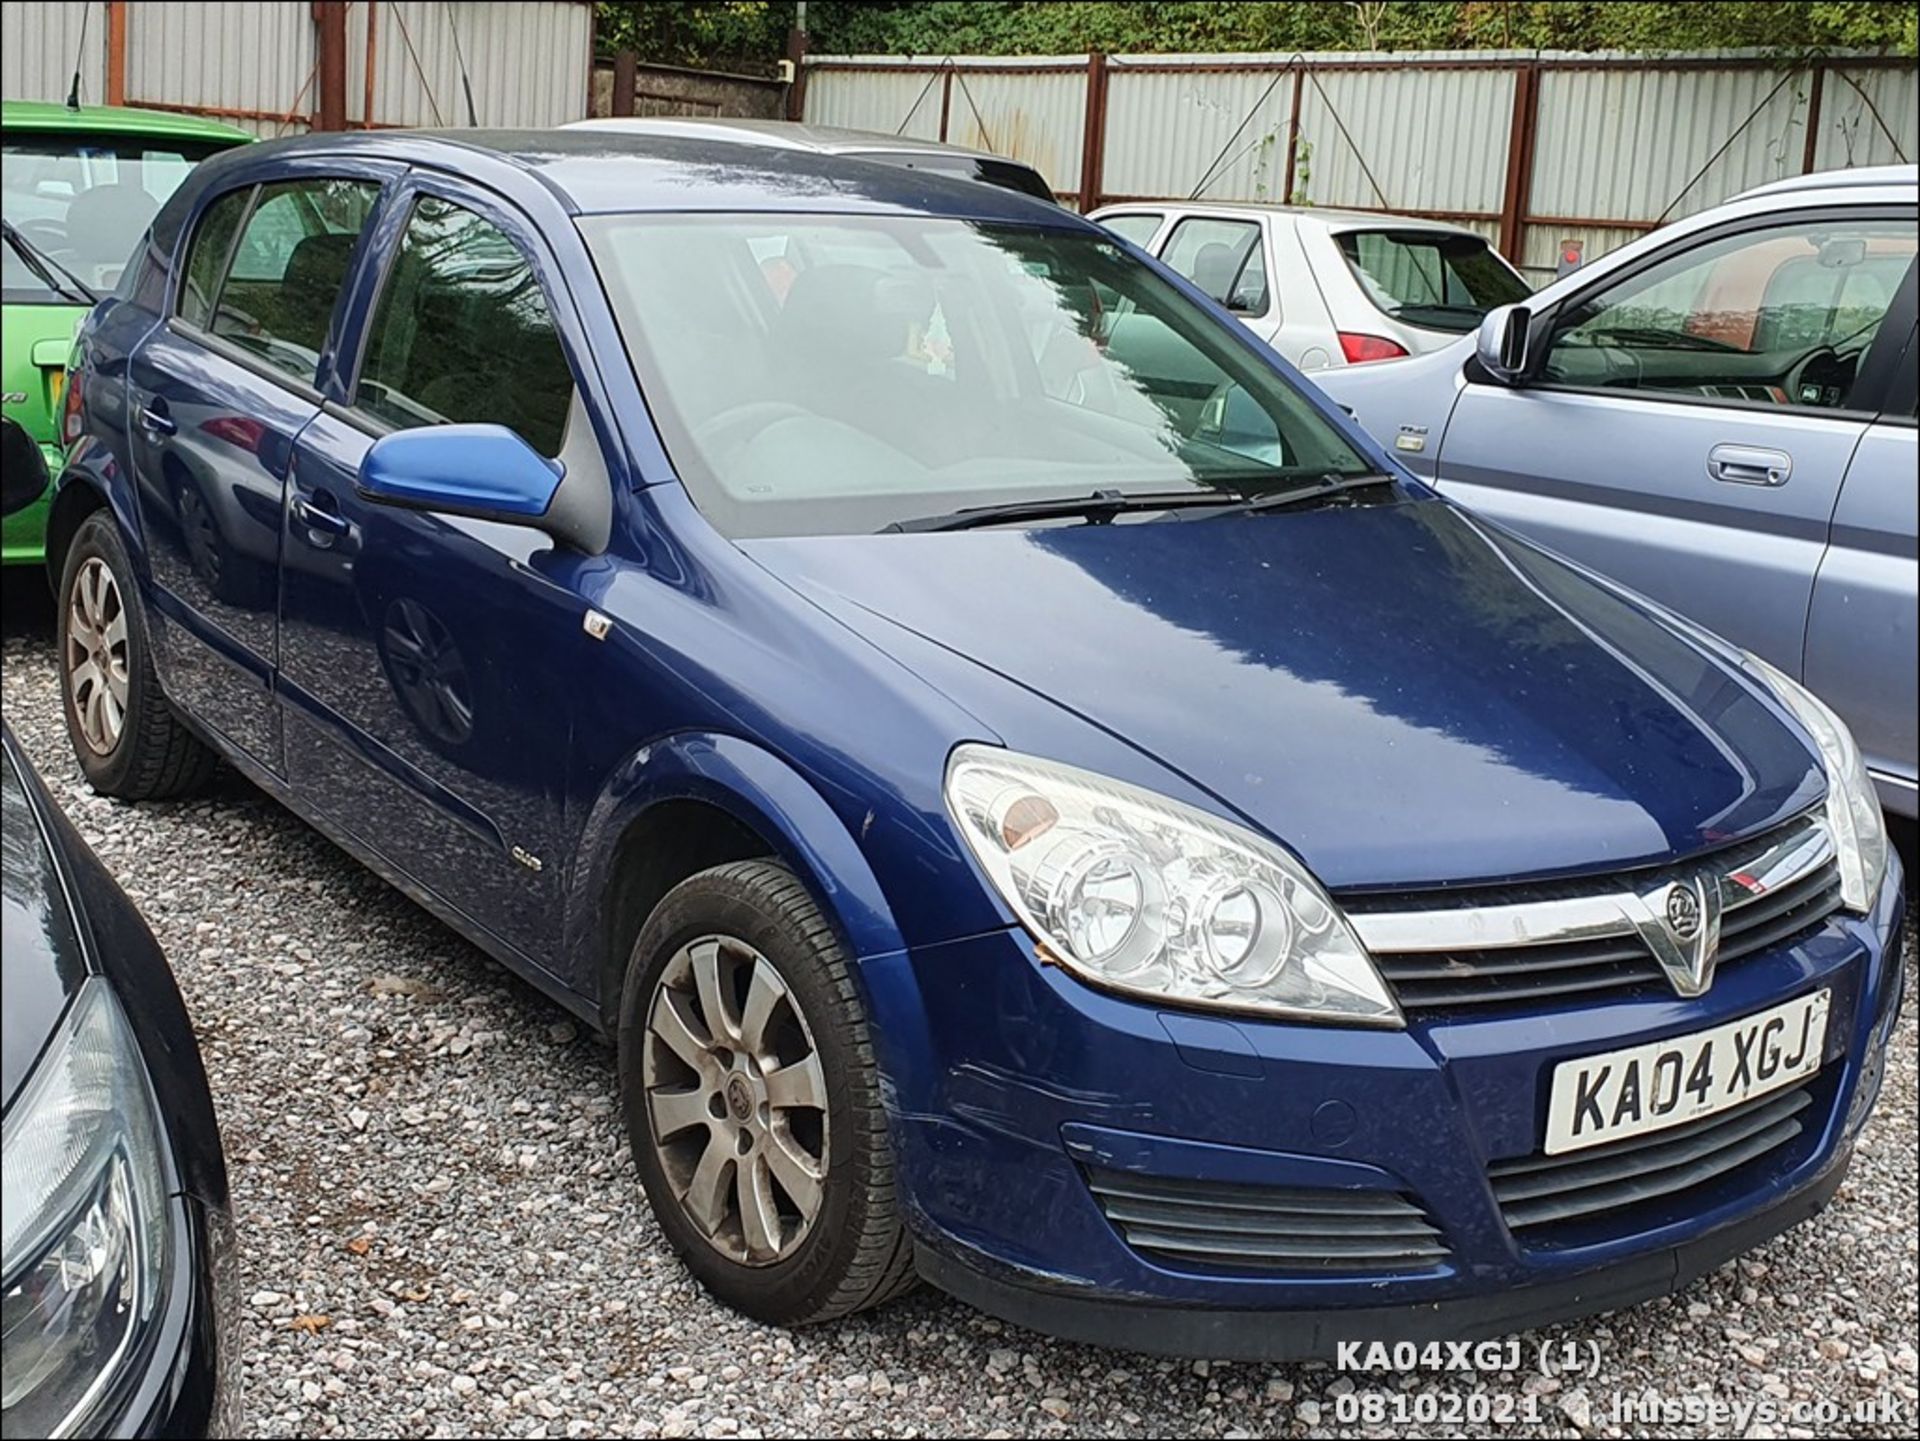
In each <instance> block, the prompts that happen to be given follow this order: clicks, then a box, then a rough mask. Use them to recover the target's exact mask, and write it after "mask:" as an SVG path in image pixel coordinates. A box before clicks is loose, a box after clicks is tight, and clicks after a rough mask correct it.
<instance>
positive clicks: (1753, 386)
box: [1440, 209, 1915, 675]
mask: <svg viewBox="0 0 1920 1441" xmlns="http://www.w3.org/2000/svg"><path fill="white" fill-rule="evenodd" d="M1914 249H1915V235H1914V229H1913V221H1912V216H1911V213H1910V212H1909V213H1908V214H1906V215H1904V216H1903V215H1901V214H1899V213H1898V212H1897V211H1896V210H1892V209H1888V210H1884V211H1875V210H1857V209H1850V210H1847V211H1835V210H1823V211H1802V212H1799V213H1797V214H1794V215H1792V216H1791V217H1779V216H1767V217H1759V218H1748V219H1746V220H1743V221H1737V222H1731V223H1729V224H1728V225H1726V226H1723V227H1719V228H1716V229H1713V230H1708V231H1704V232H1698V233H1696V234H1694V235H1690V236H1688V237H1687V238H1686V239H1685V240H1683V241H1681V242H1678V243H1677V244H1676V245H1675V246H1674V247H1673V248H1670V249H1667V250H1663V251H1655V252H1653V253H1652V254H1650V255H1649V256H1648V257H1646V258H1645V259H1643V260H1642V261H1640V262H1639V263H1637V264H1635V265H1633V266H1632V267H1630V268H1629V269H1626V270H1624V271H1615V272H1613V273H1612V274H1610V275H1608V276H1606V277H1604V278H1603V279H1601V280H1599V281H1597V282H1596V284H1595V286H1594V287H1593V288H1592V289H1590V290H1586V291H1575V292H1573V293H1572V294H1570V295H1569V296H1568V297H1567V298H1566V299H1565V300H1564V301H1562V302H1561V303H1560V304H1559V305H1557V306H1555V307H1552V308H1551V309H1550V310H1549V311H1548V312H1547V313H1545V314H1543V315H1541V316H1539V317H1538V318H1537V319H1536V322H1535V324H1534V327H1533V331H1532V334H1531V335H1530V337H1529V343H1528V352H1529V362H1528V365H1527V367H1526V371H1525V374H1526V378H1525V379H1524V380H1523V381H1522V382H1521V383H1519V384H1517V385H1511V386H1508V385H1499V384H1494V383H1491V382H1490V381H1489V380H1488V379H1487V378H1486V377H1485V375H1484V373H1481V372H1478V371H1477V369H1474V370H1473V374H1472V377H1471V379H1470V383H1468V384H1467V385H1465V386H1464V388H1463V391H1462V394H1461V396H1460V399H1459V402H1458V404H1457V405H1456V407H1455V410H1454V414H1453V417H1452V419H1451V421H1450V423H1449V424H1448V427H1447V433H1446V437H1445V441H1444V448H1443V451H1442V455H1441V461H1440V476H1441V480H1442V487H1443V489H1445V490H1446V491H1447V493H1448V494H1450V495H1452V496H1454V497H1455V498H1456V499H1459V500H1461V501H1463V502H1465V503H1466V504H1468V505H1471V506H1474V507H1476V508H1478V509H1480V510H1482V511H1484V512H1485V513H1486V514H1489V515H1491V516H1494V517H1496V518H1498V519H1500V520H1503V521H1506V522H1508V523H1510V524H1513V525H1514V526H1516V527H1518V528H1519V529H1521V530H1523V531H1525V532H1527V533H1528V534H1530V535H1533V536H1534V537H1536V538H1537V539H1539V540H1541V541H1542V542H1544V543H1545V544H1547V545H1549V546H1552V547H1554V548H1555V549H1558V550H1560V551H1563V552H1565V553H1566V554H1568V555H1570V556H1573V557H1575V558H1576V559H1579V560H1581V561H1584V562H1586V563H1588V564H1590V565H1592V566H1593V567H1595V568H1596V569H1598V570H1600V571H1603V572H1605V573H1606V574H1608V575H1611V576H1613V577H1615V578H1616V579H1618V580H1621V581H1623V582H1625V583H1626V584H1628V585H1630V586H1632V587H1634V588H1635V589H1638V590H1640V591H1643V592H1645V593H1646V594H1648V595H1650V596H1652V597H1654V598H1656V599H1658V600H1661V601H1663V602H1665V603H1667V604H1669V605H1672V606H1673V607H1675V608H1676V609H1678V610H1680V611H1681V612H1683V613H1684V614H1686V615H1689V616H1691V617H1692V618H1694V619H1695V620H1698V621H1700V622H1701V623H1703V624H1705V625H1707V626H1709V627H1710V628H1712V629H1714V630H1716V631H1718V632H1720V633H1721V634H1723V635H1725V636H1727V637H1728V638H1729V639H1731V640H1734V641H1736V642H1738V643H1739V644H1741V645H1744V646H1747V647H1749V648H1751V649H1753V650H1754V651H1756V652H1758V653H1759V654H1761V655H1763V656H1765V657H1766V658H1767V659H1768V660H1770V661H1772V662H1773V663H1774V664H1776V665H1778V666H1780V667H1781V668H1782V669H1783V670H1785V671H1787V672H1788V673H1789V674H1793V675H1799V674H1801V671H1802V650H1803V646H1804V644H1805V640H1806V630H1807V615H1808V609H1809V605H1810V603H1811V601H1812V597H1813V589H1814V577H1815V575H1816V573H1817V572H1818V571H1819V568H1820V563H1821V559H1822V557H1823V556H1824V554H1825V552H1826V548H1827V543H1828V534H1829V528H1830V525H1831V522H1832V519H1833V515H1834V508H1835V505H1836V503H1837V502H1838V500H1839V496H1840V488H1841V481H1842V479H1843V478H1844V477H1845V476H1846V474H1847V468H1848V465H1849V463H1850V462H1851V461H1852V459H1853V455H1854V451H1855V450H1856V448H1858V447H1859V446H1860V444H1861V442H1862V440H1863V438H1864V437H1865V436H1866V433H1867V430H1868V423H1869V422H1870V421H1871V420H1872V419H1873V414H1874V412H1873V410H1872V409H1862V408H1860V404H1859V400H1858V394H1859V391H1860V389H1861V387H1862V386H1863V385H1865V384H1866V383H1867V377H1869V376H1871V375H1873V374H1874V373H1875V372H1876V371H1877V370H1878V369H1879V368H1881V367H1884V366H1885V365H1886V364H1888V363H1890V360H1891V358H1892V356H1897V354H1898V346H1899V343H1900V342H1901V341H1902V340H1903V339H1904V336H1903V335H1887V336H1882V335H1881V328H1882V322H1883V320H1885V318H1886V315H1887V311H1888V308H1889V306H1890V305H1891V304H1892V302H1893V299H1894V297H1895V295H1896V293H1897V291H1898V289H1899V287H1900V285H1901V283H1902V280H1903V278H1904V276H1905V275H1906V273H1907V272H1908V270H1909V269H1910V268H1911V267H1912V264H1913V257H1914ZM1890 344H1891V352H1892V354H1891V355H1889V354H1888V351H1889V346H1890ZM1470 369H1472V368H1470Z"/></svg>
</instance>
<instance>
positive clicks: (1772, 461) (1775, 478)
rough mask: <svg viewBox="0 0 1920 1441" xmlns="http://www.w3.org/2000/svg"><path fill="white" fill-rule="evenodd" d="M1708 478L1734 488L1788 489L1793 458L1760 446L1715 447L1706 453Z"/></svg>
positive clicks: (1782, 452) (1779, 451)
mask: <svg viewBox="0 0 1920 1441" xmlns="http://www.w3.org/2000/svg"><path fill="white" fill-rule="evenodd" d="M1707 474H1708V475H1710V476H1712V477H1713V478H1714V479H1715V480H1724V481H1728V482H1730V483H1731V484H1734V485H1769V486H1771V485H1785V484H1786V483H1787V477H1788V476H1790V475H1792V474H1793V457H1792V456H1790V455H1788V454H1787V453H1786V452H1785V451H1784V450H1768V449H1766V448H1764V447H1762V446H1758V445H1716V446H1715V447H1714V448H1713V449H1712V450H1710V451H1708V452H1707Z"/></svg>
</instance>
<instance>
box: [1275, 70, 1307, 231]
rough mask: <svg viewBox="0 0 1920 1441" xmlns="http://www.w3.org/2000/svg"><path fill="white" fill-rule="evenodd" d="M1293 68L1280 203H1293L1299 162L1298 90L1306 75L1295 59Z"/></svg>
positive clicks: (1303, 83)
mask: <svg viewBox="0 0 1920 1441" xmlns="http://www.w3.org/2000/svg"><path fill="white" fill-rule="evenodd" d="M1287 63H1288V64H1289V65H1292V66H1293V67H1294V70H1293V109H1292V111H1291V113H1289V114H1288V116H1287V178H1286V181H1285V182H1284V183H1283V184H1282V185H1281V187H1280V203H1281V204H1282V205H1291V204H1293V177H1294V171H1295V169H1296V168H1297V167H1298V166H1299V163H1300V92H1301V90H1302V89H1304V88H1305V86H1306V83H1307V77H1306V75H1305V74H1304V73H1303V67H1302V66H1301V65H1300V63H1299V62H1298V61H1297V60H1289V61H1288V62H1287Z"/></svg>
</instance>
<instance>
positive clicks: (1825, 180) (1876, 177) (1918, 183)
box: [1733, 165, 1920, 200]
mask: <svg viewBox="0 0 1920 1441" xmlns="http://www.w3.org/2000/svg"><path fill="white" fill-rule="evenodd" d="M1881 185H1896V186H1898V185H1908V186H1914V187H1920V165H1858V166H1855V167H1853V168H1852V169H1850V170H1816V171H1814V172H1812V173H1811V174H1809V175H1789V176H1787V177H1786V179H1784V180H1773V181H1769V182H1768V183H1767V184H1765V185H1756V186H1755V187H1754V188H1753V189H1751V190H1743V191H1741V192H1740V193H1739V194H1738V195H1736V196H1734V197H1733V198H1734V199H1735V200H1751V199H1753V198H1754V197H1755V196H1756V195H1788V194H1792V193H1794V192H1796V191H1805V190H1858V189H1861V188H1862V187H1865V186H1881Z"/></svg>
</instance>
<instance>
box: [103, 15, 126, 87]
mask: <svg viewBox="0 0 1920 1441" xmlns="http://www.w3.org/2000/svg"><path fill="white" fill-rule="evenodd" d="M126 103H127V5H126V0H109V3H108V5H107V104H109V105H125V104H126Z"/></svg>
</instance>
